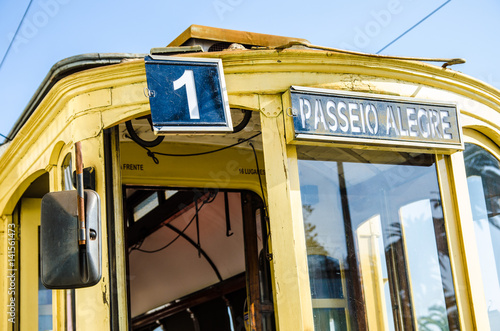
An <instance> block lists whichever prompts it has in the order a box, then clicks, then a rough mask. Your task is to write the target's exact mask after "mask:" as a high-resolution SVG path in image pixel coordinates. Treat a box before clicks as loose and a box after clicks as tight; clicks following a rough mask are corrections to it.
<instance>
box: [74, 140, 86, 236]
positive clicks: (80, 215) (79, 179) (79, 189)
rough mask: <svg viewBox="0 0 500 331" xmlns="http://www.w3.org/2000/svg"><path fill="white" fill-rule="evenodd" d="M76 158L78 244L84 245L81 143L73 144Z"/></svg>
mask: <svg viewBox="0 0 500 331" xmlns="http://www.w3.org/2000/svg"><path fill="white" fill-rule="evenodd" d="M75 158H76V191H77V207H78V209H77V210H78V223H79V231H78V244H79V245H85V242H86V238H85V237H86V236H85V234H86V227H85V200H84V195H83V194H84V193H83V160H82V144H81V142H77V143H76V144H75Z"/></svg>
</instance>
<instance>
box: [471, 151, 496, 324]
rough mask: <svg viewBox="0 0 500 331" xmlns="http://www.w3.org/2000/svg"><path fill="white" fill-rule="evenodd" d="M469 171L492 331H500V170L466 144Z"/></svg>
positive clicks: (490, 158)
mask: <svg viewBox="0 0 500 331" xmlns="http://www.w3.org/2000/svg"><path fill="white" fill-rule="evenodd" d="M464 158H465V169H466V172H467V183H468V186H469V197H470V202H471V207H472V216H473V219H474V233H475V236H476V241H477V245H478V251H479V263H480V265H481V274H482V277H483V286H484V295H485V298H486V306H487V307H488V316H489V320H490V327H491V329H492V330H498V329H500V284H499V279H500V166H499V162H498V160H497V159H496V158H495V157H494V156H493V155H492V154H490V153H489V152H488V151H486V150H485V149H483V148H481V147H479V146H476V145H473V144H465V152H464Z"/></svg>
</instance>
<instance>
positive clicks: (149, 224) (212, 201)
mask: <svg viewBox="0 0 500 331" xmlns="http://www.w3.org/2000/svg"><path fill="white" fill-rule="evenodd" d="M249 194H250V193H247V192H225V191H217V190H196V189H181V190H169V189H161V188H143V187H126V188H125V201H124V202H125V210H126V215H127V222H126V223H127V225H128V226H127V242H128V247H129V248H128V270H129V275H128V283H129V293H130V294H129V298H130V310H131V311H130V312H131V317H132V321H131V324H132V329H133V330H138V331H143V330H148V331H150V330H156V329H158V330H162V329H165V330H182V331H189V330H193V331H195V330H221V331H224V330H226V331H235V330H238V331H242V330H244V329H245V320H246V319H245V314H248V307H249V306H252V307H254V304H249V303H248V302H249V301H251V302H253V303H255V301H254V300H255V298H256V297H254V299H251V297H252V296H253V295H255V293H256V292H257V293H258V295H257V298H256V300H258V302H261V304H262V305H267V304H270V305H271V306H272V302H270V300H272V299H271V298H270V293H269V291H268V289H267V288H266V287H265V286H263V285H260V288H255V287H253V288H250V286H249V288H248V289H247V285H246V283H247V278H251V277H257V279H258V277H261V278H264V276H266V275H267V274H266V273H267V270H264V268H262V269H261V268H260V267H259V266H258V265H254V266H253V267H251V266H249V263H250V264H251V262H249V258H248V257H249V256H250V257H251V258H250V259H253V261H254V262H255V263H259V262H258V261H259V251H261V250H262V249H263V248H264V246H263V243H262V238H263V237H265V233H266V227H265V222H262V221H261V219H260V218H261V216H262V215H261V214H262V213H261V212H260V210H259V208H261V207H259V206H260V204H261V203H262V201H261V200H258V201H257V200H255V201H253V200H252V199H254V198H250V199H248V197H249ZM250 195H251V196H252V197H253V196H255V195H253V194H250ZM248 206H252V207H251V208H250V209H251V210H252V212H251V213H249V212H248ZM265 263H267V261H265V262H264V264H265ZM249 270H250V271H249ZM267 276H268V275H267ZM253 279H255V278H253ZM267 281H268V279H265V280H264V281H263V283H266V284H267ZM247 290H248V291H247ZM252 300H253V301H252ZM245 307H246V308H245ZM261 319H262V327H259V328H257V330H264V331H267V330H269V331H271V330H273V329H274V328H273V326H272V325H271V321H272V316H270V315H269V314H267V315H266V314H265V313H262V317H261Z"/></svg>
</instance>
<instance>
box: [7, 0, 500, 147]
mask: <svg viewBox="0 0 500 331" xmlns="http://www.w3.org/2000/svg"><path fill="white" fill-rule="evenodd" d="M29 4H30V1H29V0H18V1H7V0H0V60H1V59H2V58H3V57H4V54H5V53H6V51H7V48H8V47H9V44H10V43H11V40H12V39H13V36H14V33H15V32H16V30H17V28H18V25H19V23H20V22H21V19H22V17H23V15H24V13H25V11H26V8H27V7H28V5H29ZM438 8H440V9H439V10H437V11H436V9H438ZM433 12H434V13H433ZM431 13H433V14H432V15H430V16H429V17H428V18H427V19H425V20H423V19H424V18H425V17H427V16H428V15H429V14H431ZM499 14H500V2H498V1H497V0H478V1H470V0H468V1H467V0H420V1H417V0H371V1H368V0H354V1H338V0H330V1H315V0H309V1H297V0H289V1H264V0H204V1H201V0H184V1H168V0H167V1H165V0H164V1H158V0H150V1H148V2H142V1H131V0H122V1H116V0H115V1H112V0H108V1H106V0H104V1H95V0H87V1H78V0H32V1H31V5H30V7H29V10H28V12H27V13H26V16H25V18H24V21H23V24H22V25H21V27H20V28H19V31H18V34H17V35H16V39H14V42H13V43H12V45H11V47H10V50H9V52H8V53H7V56H6V57H5V59H4V62H3V64H2V66H1V67H0V102H1V106H0V115H1V117H0V118H1V120H0V134H3V135H7V134H8V133H9V131H10V130H11V128H12V126H13V124H14V123H15V121H16V120H17V118H18V117H19V116H20V114H21V113H22V111H23V110H24V108H25V107H26V105H27V104H28V102H29V100H30V98H31V97H32V96H33V94H34V92H35V91H36V89H37V88H38V86H39V85H40V83H41V82H42V80H43V78H44V77H45V75H46V74H47V73H48V71H49V70H50V68H51V67H52V65H53V64H54V63H56V62H57V61H59V60H62V59H64V58H67V57H69V56H73V55H78V54H84V53H96V52H98V53H116V52H126V53H148V52H149V50H150V49H151V48H153V47H160V46H166V45H167V44H168V43H169V42H170V41H172V40H173V39H174V38H175V37H177V36H178V35H179V34H180V33H181V32H182V31H184V30H185V29H186V28H187V27H188V26H189V25H191V24H200V25H207V26H214V27H220V28H228V29H235V30H243V31H251V32H260V33H267V34H276V35H283V36H290V37H300V38H305V39H308V40H309V41H310V42H311V43H313V44H317V45H322V46H329V47H337V48H345V49H352V50H357V51H363V52H368V53H377V52H379V51H380V50H381V49H383V48H384V47H385V46H386V45H388V44H390V43H391V42H393V41H394V40H395V39H397V38H398V37H399V36H401V35H402V34H403V33H405V32H406V31H408V30H409V29H411V28H412V27H413V26H415V25H416V24H417V23H419V22H421V23H420V24H418V25H417V26H415V27H414V28H413V29H411V30H410V31H408V32H407V33H406V34H404V35H403V36H402V37H401V38H399V39H397V40H396V41H395V42H394V43H392V44H390V46H388V47H387V48H385V49H383V51H382V52H381V53H380V54H389V55H404V56H421V57H440V58H443V57H450V58H455V57H461V58H465V59H466V60H467V63H466V64H462V65H456V66H453V67H452V68H453V69H455V70H458V71H461V72H463V73H466V74H468V75H470V76H473V77H476V78H479V79H481V80H483V81H485V82H487V83H489V84H491V85H493V86H495V87H497V88H500V69H499V68H498V66H497V65H496V63H495V60H496V58H497V56H498V55H499V50H500V46H499V43H498V38H499V37H498V33H497V31H500V20H499V19H498V16H499ZM422 20H423V21H422ZM0 141H2V138H1V137H0Z"/></svg>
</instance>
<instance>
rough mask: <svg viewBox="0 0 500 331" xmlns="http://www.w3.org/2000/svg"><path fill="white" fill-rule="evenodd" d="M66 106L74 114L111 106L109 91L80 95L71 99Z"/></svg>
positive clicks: (103, 90)
mask: <svg viewBox="0 0 500 331" xmlns="http://www.w3.org/2000/svg"><path fill="white" fill-rule="evenodd" d="M68 105H69V107H70V109H74V110H75V111H76V112H79V111H83V110H90V109H93V108H98V107H104V106H109V105H111V89H102V90H96V91H91V92H87V93H82V94H79V95H76V96H75V97H74V98H72V99H71V100H70V101H69V102H68Z"/></svg>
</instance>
